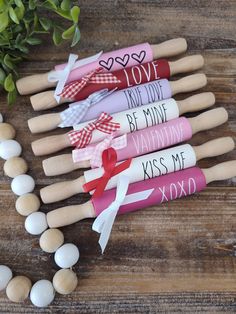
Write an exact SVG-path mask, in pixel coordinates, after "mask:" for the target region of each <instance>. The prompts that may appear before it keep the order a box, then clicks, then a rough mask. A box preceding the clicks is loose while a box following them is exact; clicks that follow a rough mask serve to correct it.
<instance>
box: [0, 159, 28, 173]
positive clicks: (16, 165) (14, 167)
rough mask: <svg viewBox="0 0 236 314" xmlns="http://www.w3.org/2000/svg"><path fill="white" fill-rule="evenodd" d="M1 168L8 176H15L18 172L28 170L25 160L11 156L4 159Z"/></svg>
mask: <svg viewBox="0 0 236 314" xmlns="http://www.w3.org/2000/svg"><path fill="white" fill-rule="evenodd" d="M3 170H4V172H5V174H6V175H7V176H8V177H10V178H15V177H17V176H19V175H20V174H24V173H26V172H27V170H28V166H27V163H26V161H25V160H24V159H23V158H21V157H11V158H9V159H8V160H6V161H5V163H4V166H3Z"/></svg>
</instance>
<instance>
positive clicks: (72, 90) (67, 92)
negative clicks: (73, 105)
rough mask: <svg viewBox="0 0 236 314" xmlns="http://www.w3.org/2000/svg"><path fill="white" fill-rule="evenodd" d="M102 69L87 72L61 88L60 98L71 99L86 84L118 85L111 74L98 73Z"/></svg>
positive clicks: (115, 78)
mask: <svg viewBox="0 0 236 314" xmlns="http://www.w3.org/2000/svg"><path fill="white" fill-rule="evenodd" d="M102 71H104V70H103V68H98V69H96V70H94V71H91V72H89V73H88V74H86V75H85V76H84V77H82V78H81V79H80V80H78V81H74V82H72V83H70V84H68V85H66V86H65V87H64V88H63V91H62V92H61V94H59V96H60V97H63V98H67V99H73V97H75V96H76V95H77V94H78V93H79V92H80V91H81V90H82V89H83V88H84V87H85V86H86V85H87V84H88V83H92V84H113V83H120V80H118V79H117V77H116V76H115V75H114V74H112V73H100V72H102Z"/></svg>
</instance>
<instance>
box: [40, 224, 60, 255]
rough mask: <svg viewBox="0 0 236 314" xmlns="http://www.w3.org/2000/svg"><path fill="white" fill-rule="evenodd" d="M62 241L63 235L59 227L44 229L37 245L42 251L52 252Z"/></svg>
mask: <svg viewBox="0 0 236 314" xmlns="http://www.w3.org/2000/svg"><path fill="white" fill-rule="evenodd" d="M63 243H64V235H63V233H62V232H61V231H60V230H59V229H48V230H46V231H44V233H43V234H42V235H41V237H40V240H39V245H40V247H41V249H42V250H43V251H44V252H47V253H53V252H56V250H57V249H58V248H59V247H60V246H61V245H62V244H63Z"/></svg>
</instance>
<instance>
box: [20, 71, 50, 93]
mask: <svg viewBox="0 0 236 314" xmlns="http://www.w3.org/2000/svg"><path fill="white" fill-rule="evenodd" d="M48 74H49V73H43V74H35V75H30V76H26V77H22V78H20V79H19V80H17V81H16V87H17V90H18V92H19V94H21V95H28V94H33V93H37V92H39V91H41V90H43V89H47V88H51V87H54V86H55V82H49V81H48ZM39 83H40V84H39Z"/></svg>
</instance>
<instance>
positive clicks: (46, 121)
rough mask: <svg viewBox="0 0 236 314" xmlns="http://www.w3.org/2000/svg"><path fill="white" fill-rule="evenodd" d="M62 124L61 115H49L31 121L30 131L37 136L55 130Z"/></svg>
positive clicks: (29, 121) (29, 122) (29, 124)
mask: <svg viewBox="0 0 236 314" xmlns="http://www.w3.org/2000/svg"><path fill="white" fill-rule="evenodd" d="M60 123H61V116H60V113H48V114H44V115H41V116H37V117H34V118H31V119H29V120H28V127H29V129H30V131H31V132H32V133H33V134H35V133H41V132H46V131H51V130H54V129H56V128H57V127H58V125H59V124H60Z"/></svg>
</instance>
